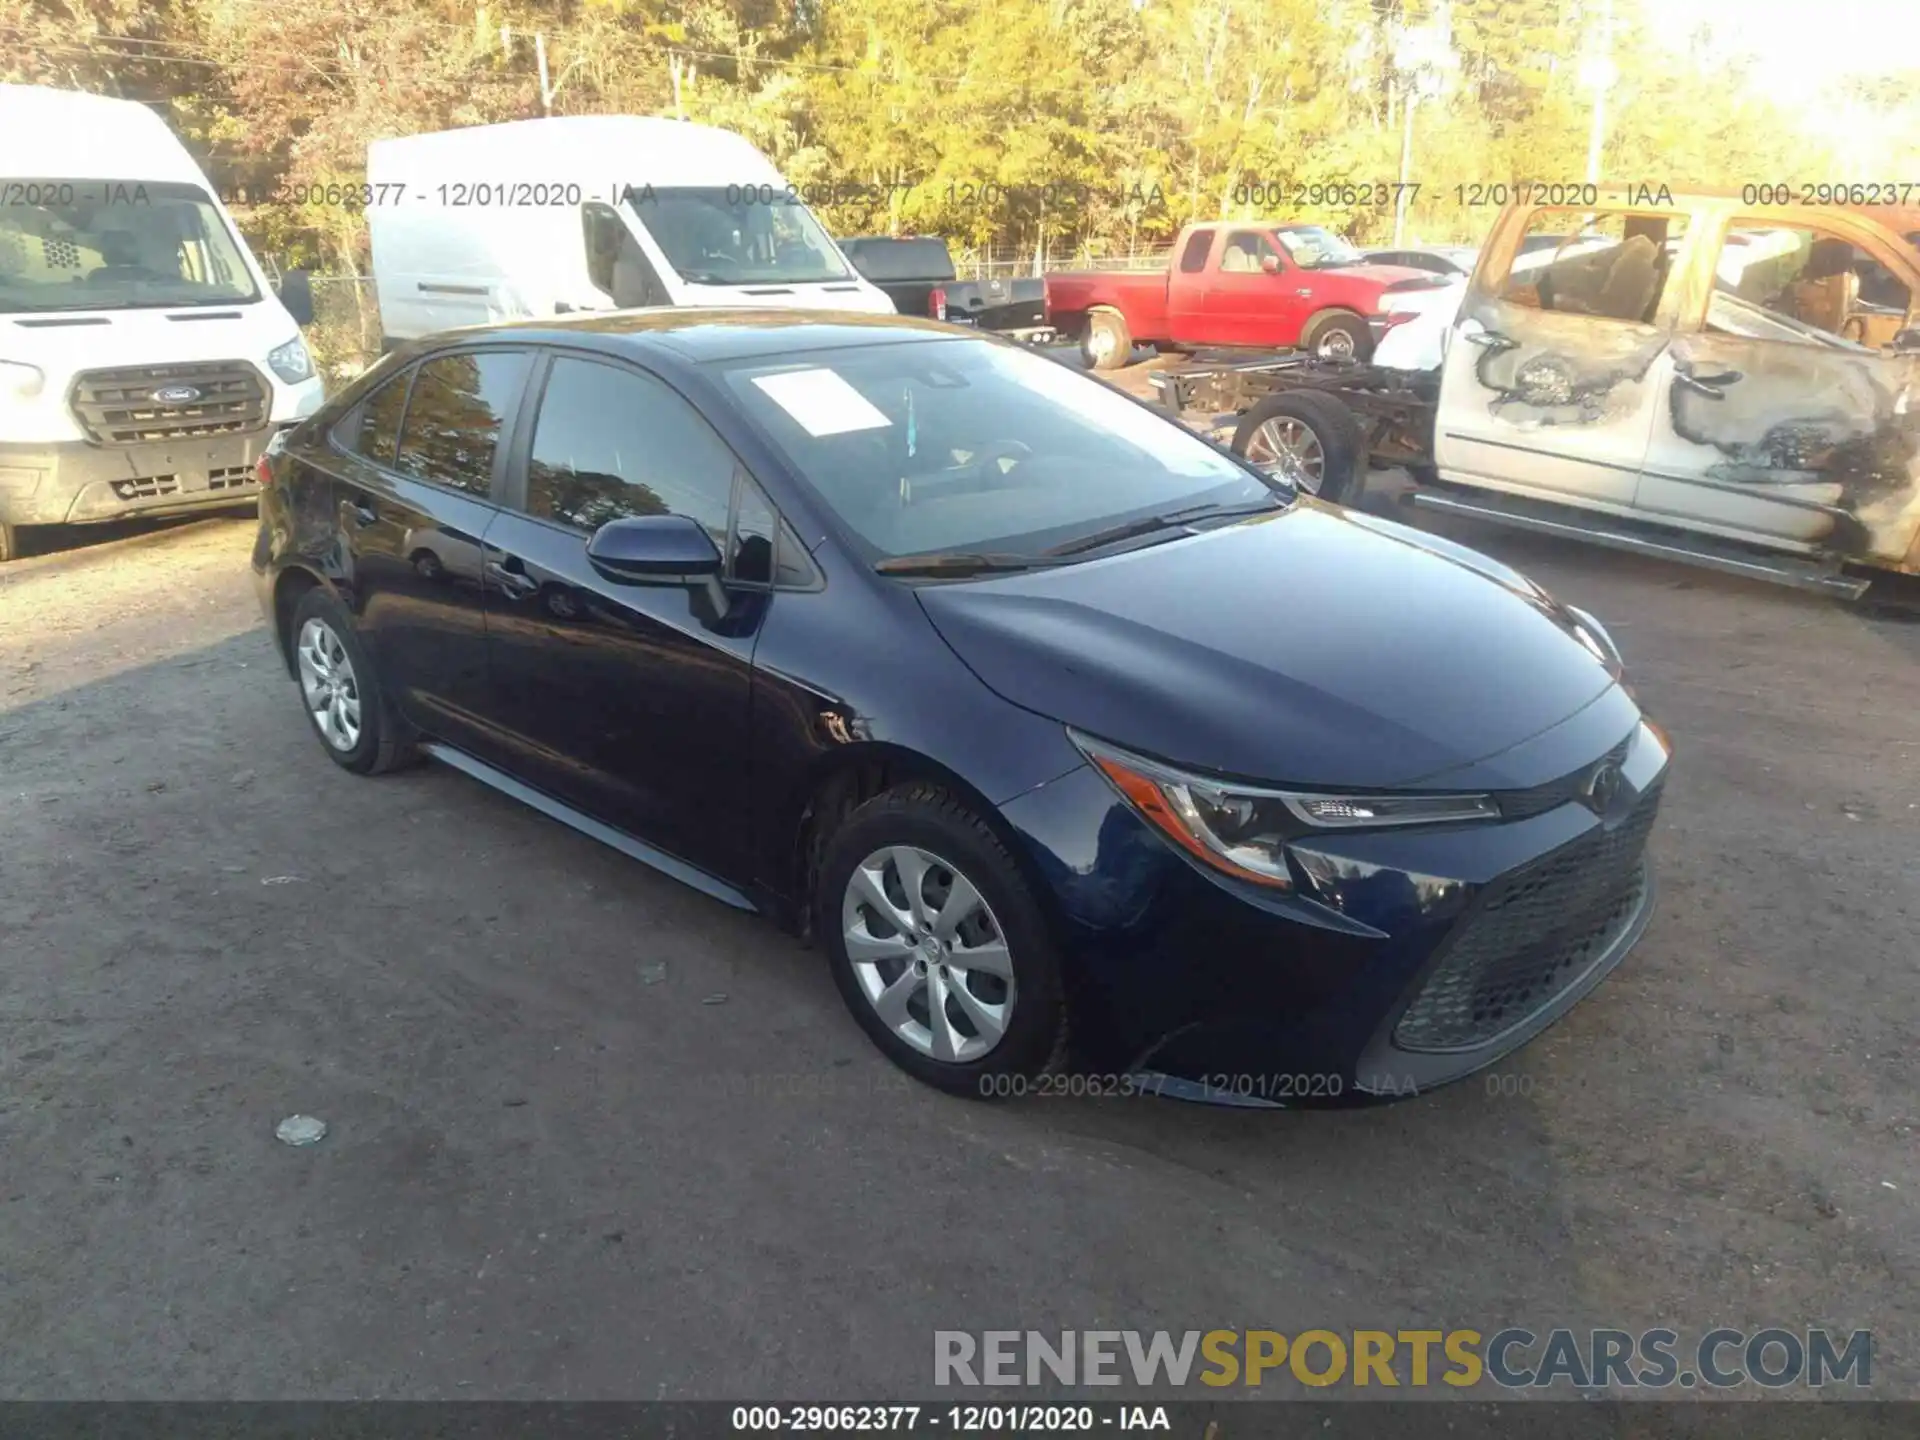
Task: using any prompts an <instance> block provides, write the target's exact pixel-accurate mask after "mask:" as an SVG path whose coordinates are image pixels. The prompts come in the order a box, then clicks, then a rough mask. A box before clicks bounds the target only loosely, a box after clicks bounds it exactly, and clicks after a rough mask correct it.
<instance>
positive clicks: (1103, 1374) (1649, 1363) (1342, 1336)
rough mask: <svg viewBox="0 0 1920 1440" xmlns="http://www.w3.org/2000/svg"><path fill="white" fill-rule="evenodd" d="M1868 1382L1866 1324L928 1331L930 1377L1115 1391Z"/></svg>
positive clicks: (1685, 1387)
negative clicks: (1701, 1329)
mask: <svg viewBox="0 0 1920 1440" xmlns="http://www.w3.org/2000/svg"><path fill="white" fill-rule="evenodd" d="M1872 1380H1873V1332H1872V1331H1870V1330H1854V1331H1849V1332H1846V1333H1844V1334H1842V1333H1841V1332H1838V1331H1833V1330H1825V1329H1817V1328H1809V1329H1804V1330H1788V1329H1783V1328H1780V1327H1771V1328H1768V1329H1764V1330H1755V1331H1752V1332H1748V1331H1745V1330H1731V1329H1716V1330H1708V1331H1706V1332H1705V1333H1704V1334H1702V1335H1701V1336H1700V1337H1699V1338H1698V1339H1697V1340H1694V1341H1691V1342H1683V1340H1682V1338H1681V1334H1680V1332H1679V1331H1677V1330H1667V1329H1654V1330H1643V1331H1641V1332H1639V1333H1638V1334H1635V1333H1633V1332H1631V1331H1627V1330H1573V1329H1568V1328H1564V1327H1563V1328H1559V1329H1554V1330H1549V1331H1547V1332H1546V1333H1545V1334H1544V1335H1541V1334H1536V1333H1535V1332H1534V1331H1532V1330H1526V1329H1521V1328H1519V1327H1509V1328H1507V1329H1504V1330H1498V1331H1495V1332H1494V1333H1493V1334H1492V1335H1483V1334H1482V1333H1481V1332H1480V1331H1478V1330H1352V1331H1334V1330H1301V1331H1297V1332H1294V1333H1292V1334H1288V1333H1285V1332H1282V1331H1279V1330H1246V1331H1240V1330H1207V1331H1204V1332H1203V1331H1199V1330H1186V1331H1181V1332H1177V1333H1176V1332H1172V1331H1167V1330H1153V1331H1144V1330H1062V1331H1059V1332H1057V1333H1055V1334H1053V1335H1047V1334H1043V1333H1042V1332H1040V1331H1038V1330H982V1331H978V1332H976V1331H970V1330H936V1331H934V1335H933V1383H934V1384H935V1385H942V1386H946V1385H967V1386H1019V1385H1124V1384H1127V1383H1129V1382H1131V1383H1132V1384H1134V1385H1136V1386H1138V1387H1140V1388H1142V1389H1147V1388H1151V1387H1154V1386H1175V1387H1179V1386H1186V1385H1191V1384H1194V1383H1195V1382H1197V1383H1199V1384H1201V1385H1209V1386H1214V1387H1221V1386H1228V1385H1242V1386H1260V1385H1266V1384H1272V1385H1274V1386H1275V1387H1281V1386H1286V1385H1290V1384H1300V1385H1306V1386H1312V1387H1315V1388H1323V1387H1325V1386H1329V1385H1342V1384H1346V1385H1355V1386H1385V1387H1407V1388H1411V1389H1420V1388H1422V1387H1426V1386H1432V1385H1448V1386H1453V1387H1455V1388H1460V1389H1465V1388H1468V1387H1471V1386H1476V1385H1480V1384H1483V1383H1491V1384H1493V1385H1497V1386H1500V1387H1502V1388H1504V1389H1509V1390H1521V1389H1550V1388H1552V1387H1554V1386H1556V1385H1560V1386H1568V1387H1572V1388H1576V1389H1591V1388H1607V1387H1623V1388H1628V1389H1654V1390H1663V1389H1670V1388H1678V1389H1683V1390H1690V1389H1693V1388H1695V1387H1698V1386H1706V1387H1709V1388H1712V1389H1717V1390H1724V1389H1731V1388H1733V1387H1735V1386H1741V1385H1759V1386H1764V1387H1766V1388H1768V1389H1780V1388H1782V1387H1784V1386H1789V1385H1805V1386H1808V1387H1815V1388H1817V1387H1820V1386H1824V1385H1833V1384H1849V1385H1852V1386H1854V1387H1855V1388H1857V1389H1865V1388H1866V1387H1867V1386H1868V1385H1870V1384H1871V1383H1872Z"/></svg>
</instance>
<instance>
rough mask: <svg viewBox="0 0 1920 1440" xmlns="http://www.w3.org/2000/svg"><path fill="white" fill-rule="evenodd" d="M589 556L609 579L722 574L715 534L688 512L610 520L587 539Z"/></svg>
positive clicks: (639, 581) (668, 581)
mask: <svg viewBox="0 0 1920 1440" xmlns="http://www.w3.org/2000/svg"><path fill="white" fill-rule="evenodd" d="M587 559H588V561H589V562H591V564H592V565H593V568H594V569H595V570H598V571H599V572H600V573H601V574H602V575H604V576H606V577H607V578H608V579H609V580H614V581H617V582H619V583H621V584H626V585H691V584H696V583H701V582H704V581H707V580H712V579H716V578H718V576H719V574H720V551H719V549H718V548H717V547H716V546H715V545H714V543H713V537H712V536H711V535H709V534H707V532H706V530H705V529H703V528H702V527H701V525H700V523H699V522H698V521H696V520H692V519H689V518H688V517H687V516H685V515H631V516H627V517H625V518H623V519H619V520H609V521H608V522H607V523H606V524H604V525H602V526H601V527H600V528H599V529H598V530H596V531H594V532H593V538H592V539H590V540H588V541H587Z"/></svg>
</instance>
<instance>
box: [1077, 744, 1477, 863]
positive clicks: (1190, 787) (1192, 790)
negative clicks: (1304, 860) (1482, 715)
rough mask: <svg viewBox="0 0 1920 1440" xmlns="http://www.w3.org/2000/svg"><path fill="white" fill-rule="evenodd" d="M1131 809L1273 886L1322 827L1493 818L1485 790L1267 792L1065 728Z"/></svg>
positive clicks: (1209, 856) (1197, 852) (1204, 856)
mask: <svg viewBox="0 0 1920 1440" xmlns="http://www.w3.org/2000/svg"><path fill="white" fill-rule="evenodd" d="M1068 734H1069V735H1071V736H1072V738H1073V742H1074V744H1076V745H1077V746H1079V747H1080V750H1081V752H1082V753H1083V754H1084V755H1085V756H1086V757H1087V758H1088V759H1089V760H1091V761H1092V762H1093V763H1094V765H1095V767H1096V768H1098V769H1099V771H1100V773H1101V774H1103V775H1105V776H1106V777H1107V779H1108V781H1109V782H1111V783H1112V785H1113V787H1114V788H1115V789H1116V790H1118V791H1119V792H1120V793H1121V794H1122V795H1124V796H1125V797H1126V798H1127V800H1128V801H1130V802H1131V803H1132V805H1133V807H1134V809H1135V810H1137V811H1139V812H1140V814H1141V816H1142V817H1143V818H1144V819H1146V820H1147V821H1149V822H1150V823H1151V824H1152V825H1153V826H1154V828H1155V829H1157V830H1159V831H1160V832H1161V833H1162V834H1163V835H1165V836H1166V837H1167V838H1168V839H1170V840H1172V841H1173V842H1174V843H1175V844H1176V845H1178V846H1180V848H1181V849H1183V850H1185V851H1186V852H1187V853H1188V854H1190V855H1192V856H1194V857H1195V858H1196V859H1199V860H1201V861H1203V862H1205V863H1206V864H1207V865H1210V866H1212V867H1213V868H1214V869H1215V870H1219V871H1222V872H1223V873H1225V874H1228V875H1232V876H1235V877H1236V878H1238V879H1241V880H1251V881H1253V882H1254V883H1255V884H1258V885H1266V886H1269V887H1271V888H1273V889H1278V890H1290V889H1292V888H1293V876H1292V872H1291V871H1289V870H1288V868H1287V855H1286V848H1287V842H1288V841H1289V840H1293V839H1297V838H1299V837H1301V836H1303V835H1308V834H1312V833H1314V832H1324V831H1327V830H1373V829H1383V828H1387V827H1399V826H1405V825H1459V824H1464V823H1467V822H1470V821H1478V820H1497V819H1499V817H1500V807H1499V806H1498V805H1497V804H1495V803H1494V800H1493V797H1492V796H1490V795H1417V794H1407V795H1326V794H1318V793H1313V792H1307V791H1298V790H1268V789H1264V788H1260V787H1256V786H1251V785H1240V784H1236V783H1234V782H1231V781H1223V780H1216V779H1213V778H1211V777H1209V776H1204V775H1192V774H1188V773H1187V772H1185V771H1182V770H1177V769H1175V768H1173V767H1172V766H1168V765H1163V764H1161V763H1160V762H1159V761H1157V760H1147V759H1145V758H1143V757H1141V756H1138V755H1132V754H1129V753H1128V752H1126V751H1124V750H1118V749H1115V748H1113V747H1111V746H1108V745H1105V744H1103V743H1101V742H1099V741H1096V740H1091V739H1089V738H1088V737H1087V736H1085V735H1081V734H1079V733H1077V732H1075V731H1071V730H1070V731H1068Z"/></svg>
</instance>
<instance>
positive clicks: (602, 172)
mask: <svg viewBox="0 0 1920 1440" xmlns="http://www.w3.org/2000/svg"><path fill="white" fill-rule="evenodd" d="M367 165H368V172H369V174H370V175H373V176H375V177H376V178H377V177H389V178H392V177H404V178H407V179H410V180H412V181H414V182H416V183H418V184H420V185H423V186H428V187H431V186H433V185H435V184H439V183H463V184H484V183H488V182H492V183H499V182H501V181H515V180H529V179H531V180H539V181H546V182H552V181H554V180H562V181H570V182H571V181H577V182H579V183H582V184H588V185H590V188H591V190H592V191H593V192H594V193H595V194H604V193H606V192H608V191H609V189H610V188H611V187H613V186H615V185H628V184H630V185H633V186H636V187H638V186H640V185H642V184H650V185H656V186H663V187H668V186H726V185H756V186H757V185H765V184H773V183H777V182H778V181H779V178H780V177H779V172H778V171H777V170H775V169H774V167H773V165H772V162H770V161H769V160H768V159H767V158H766V157H765V156H764V155H762V154H761V153H760V152H759V151H758V150H756V149H755V148H754V146H753V143H752V142H751V141H749V140H748V139H746V137H744V136H742V135H736V134H735V133H734V132H733V131H731V130H722V129H719V128H717V127H715V126H712V125H698V124H695V123H694V122H693V121H691V120H668V119H663V118H661V117H659V116H654V115H553V116H544V117H542V118H540V119H536V120H510V121H507V122H506V123H505V124H501V125H469V126H466V127H464V128H461V129H456V130H430V131H425V132H422V133H420V134H417V135H399V136H392V137H389V138H387V139H383V140H373V141H370V142H369V143H368V145H367ZM429 172H431V173H429Z"/></svg>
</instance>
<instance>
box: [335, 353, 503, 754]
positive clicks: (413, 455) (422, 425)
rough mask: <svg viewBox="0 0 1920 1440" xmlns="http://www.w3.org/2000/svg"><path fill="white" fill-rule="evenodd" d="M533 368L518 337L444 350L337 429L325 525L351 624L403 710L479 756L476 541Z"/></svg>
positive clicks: (480, 638)
mask: <svg viewBox="0 0 1920 1440" xmlns="http://www.w3.org/2000/svg"><path fill="white" fill-rule="evenodd" d="M531 368H532V357H531V355H530V353H529V352H528V351H527V350H526V349H524V348H522V347H509V346H481V345H474V346H463V347H460V348H458V349H455V350H450V351H442V352H439V353H437V354H434V355H430V356H428V357H426V358H425V359H423V360H420V361H418V362H416V363H415V364H414V365H412V366H410V367H409V368H408V369H406V370H405V371H403V372H401V373H400V374H399V375H396V376H395V377H394V378H393V379H392V380H390V381H388V382H387V383H386V384H385V385H383V386H381V387H380V388H379V389H378V390H376V391H374V392H373V393H372V394H371V395H369V396H368V397H367V399H366V400H365V401H363V402H362V404H361V405H360V406H359V408H358V409H357V410H355V411H353V412H350V413H349V414H348V415H347V416H346V417H345V419H344V420H343V421H342V424H341V426H340V427H338V428H337V429H336V432H335V448H336V451H337V453H338V455H339V464H338V465H337V466H336V468H335V472H334V501H335V503H336V504H337V506H338V517H337V521H336V525H335V533H336V534H337V535H338V536H339V537H340V540H341V544H342V546H343V548H344V550H345V552H346V553H345V561H346V563H345V566H344V570H345V573H346V575H347V576H348V583H349V586H350V590H351V596H350V598H351V602H352V605H353V608H354V611H355V630H356V633H357V634H358V635H359V636H360V638H361V640H362V641H363V642H364V643H365V645H366V647H367V651H368V653H369V655H370V656H371V657H372V659H373V663H374V666H375V669H376V670H377V672H378V673H379V676H380V680H381V683H382V684H383V685H384V687H385V688H386V691H387V693H388V695H390V696H391V697H392V698H393V701H394V703H395V704H396V705H397V706H398V707H399V709H400V712H401V714H402V715H404V716H405V717H406V718H407V719H408V720H410V721H411V722H413V723H414V724H415V725H417V726H419V727H420V728H421V729H422V730H424V731H426V732H427V733H428V734H431V735H435V736H437V737H439V738H441V739H444V740H447V741H450V742H452V743H453V744H456V745H459V746H461V747H463V748H468V749H472V750H474V751H476V752H477V753H480V754H482V755H486V754H488V753H489V746H488V744H487V736H488V733H489V722H488V719H487V715H486V712H487V708H488V706H489V704H490V702H491V696H492V690H491V686H490V684H489V681H488V675H487V651H486V638H485V620H484V613H483V611H484V606H483V601H482V586H483V581H484V574H483V560H482V552H481V545H482V542H483V540H484V538H485V536H486V533H487V528H488V526H489V525H490V524H492V523H493V520H494V517H495V516H496V514H497V513H498V511H497V508H496V506H495V504H494V495H495V492H496V487H497V485H498V484H499V482H500V475H501V472H502V468H503V465H504V461H505V453H506V447H505V445H504V443H503V442H504V440H505V437H506V432H507V428H508V426H509V424H510V422H511V419H512V417H513V416H514V415H515V414H516V413H517V412H518V410H519V408H520V402H521V391H522V389H523V387H524V385H525V383H526V380H527V377H528V374H529V372H530V370H531ZM343 440H344V442H345V443H342V441H343Z"/></svg>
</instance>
